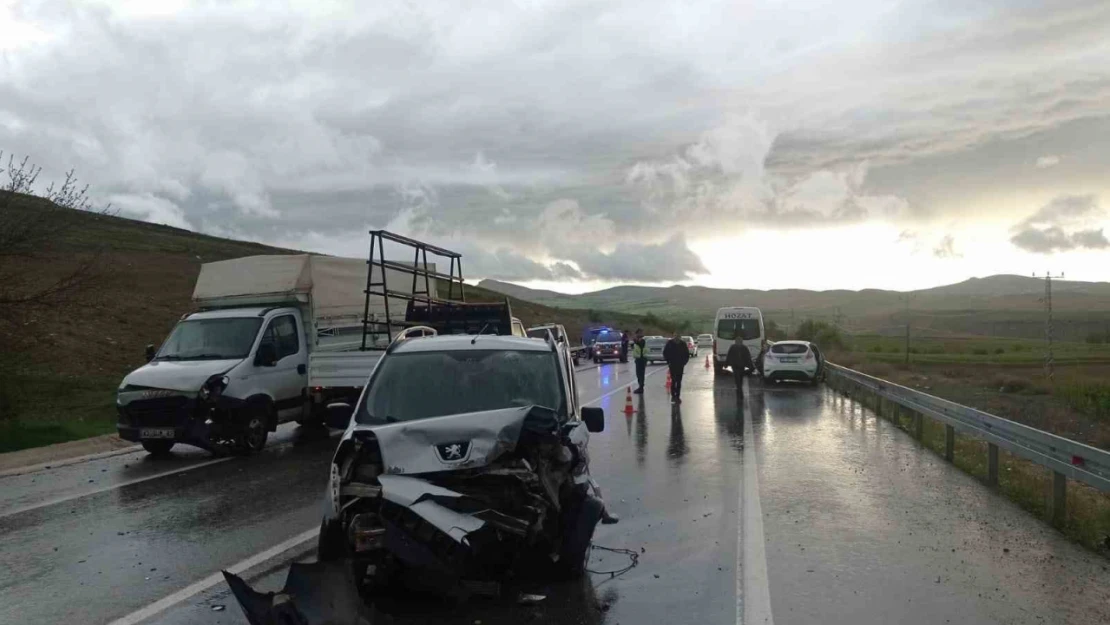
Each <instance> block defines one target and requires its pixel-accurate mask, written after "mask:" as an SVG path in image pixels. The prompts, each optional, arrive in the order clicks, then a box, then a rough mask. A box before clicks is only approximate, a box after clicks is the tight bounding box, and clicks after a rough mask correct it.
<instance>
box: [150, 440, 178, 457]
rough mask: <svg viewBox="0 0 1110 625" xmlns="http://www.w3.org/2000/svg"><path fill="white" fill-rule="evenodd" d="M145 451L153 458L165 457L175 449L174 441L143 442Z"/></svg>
mask: <svg viewBox="0 0 1110 625" xmlns="http://www.w3.org/2000/svg"><path fill="white" fill-rule="evenodd" d="M143 449H145V450H146V451H147V453H149V454H150V455H152V456H165V455H166V454H168V453H170V450H171V449H173V441H143Z"/></svg>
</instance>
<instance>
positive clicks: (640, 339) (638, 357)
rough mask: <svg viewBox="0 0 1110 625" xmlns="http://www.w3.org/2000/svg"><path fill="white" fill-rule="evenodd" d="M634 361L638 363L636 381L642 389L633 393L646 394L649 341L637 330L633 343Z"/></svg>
mask: <svg viewBox="0 0 1110 625" xmlns="http://www.w3.org/2000/svg"><path fill="white" fill-rule="evenodd" d="M632 360H633V361H635V362H636V381H637V382H639V384H640V388H638V389H636V390H634V391H632V392H633V393H637V394H640V393H643V392H644V374H645V373H646V372H647V341H645V340H644V331H643V330H641V329H640V328H636V340H634V341H633V342H632Z"/></svg>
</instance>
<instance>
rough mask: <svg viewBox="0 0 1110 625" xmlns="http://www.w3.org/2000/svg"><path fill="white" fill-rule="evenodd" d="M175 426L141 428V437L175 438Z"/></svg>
mask: <svg viewBox="0 0 1110 625" xmlns="http://www.w3.org/2000/svg"><path fill="white" fill-rule="evenodd" d="M174 435H175V434H174V431H173V428H143V429H141V430H139V438H173V437H174Z"/></svg>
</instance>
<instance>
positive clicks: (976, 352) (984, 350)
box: [971, 347, 990, 356]
mask: <svg viewBox="0 0 1110 625" xmlns="http://www.w3.org/2000/svg"><path fill="white" fill-rule="evenodd" d="M971 353H972V354H974V355H976V356H986V355H987V354H989V353H990V352H989V351H987V348H985V347H976V348H975V349H973V350H971Z"/></svg>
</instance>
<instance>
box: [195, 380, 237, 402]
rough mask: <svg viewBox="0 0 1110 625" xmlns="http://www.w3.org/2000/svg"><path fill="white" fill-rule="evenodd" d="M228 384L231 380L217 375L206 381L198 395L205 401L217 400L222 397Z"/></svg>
mask: <svg viewBox="0 0 1110 625" xmlns="http://www.w3.org/2000/svg"><path fill="white" fill-rule="evenodd" d="M228 382H230V380H229V379H228V377H227V376H226V375H220V374H216V375H214V376H212V377H210V378H208V379H207V380H205V382H204V385H203V386H201V387H200V392H199V393H197V394H198V395H199V396H200V398H201V399H202V400H204V401H211V400H215V399H217V398H218V397H219V396H220V395H223V392H224V389H226V388H227V384H228Z"/></svg>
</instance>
